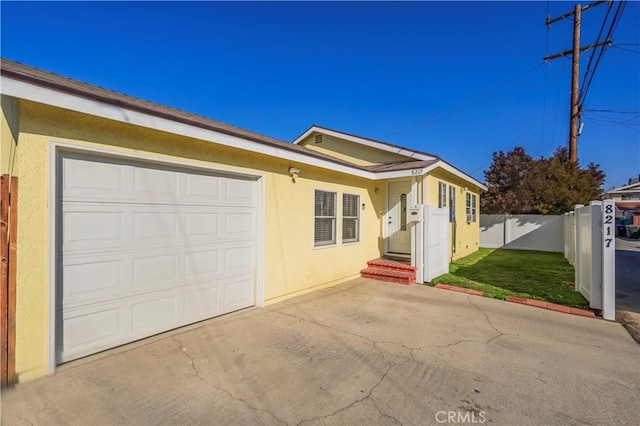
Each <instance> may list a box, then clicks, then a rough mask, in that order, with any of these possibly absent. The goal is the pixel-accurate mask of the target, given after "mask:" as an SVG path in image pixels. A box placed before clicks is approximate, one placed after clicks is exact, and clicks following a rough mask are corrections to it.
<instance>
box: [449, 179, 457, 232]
mask: <svg viewBox="0 0 640 426" xmlns="http://www.w3.org/2000/svg"><path fill="white" fill-rule="evenodd" d="M455 221H456V188H455V187H454V186H449V222H451V223H454V222H455Z"/></svg>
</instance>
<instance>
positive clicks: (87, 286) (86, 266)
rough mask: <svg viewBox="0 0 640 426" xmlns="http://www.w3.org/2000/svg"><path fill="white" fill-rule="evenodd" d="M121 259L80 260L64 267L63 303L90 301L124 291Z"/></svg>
mask: <svg viewBox="0 0 640 426" xmlns="http://www.w3.org/2000/svg"><path fill="white" fill-rule="evenodd" d="M124 269H125V267H124V266H123V260H122V259H115V260H114V259H106V260H104V259H103V260H96V259H94V260H90V261H87V260H84V259H83V260H81V262H80V263H78V264H70V265H65V266H64V268H63V271H62V273H63V278H64V283H65V285H64V301H65V302H67V303H69V302H72V301H73V299H75V300H80V301H81V300H83V299H84V300H92V299H95V298H100V297H104V296H108V295H112V294H114V293H118V292H123V291H124V288H123V287H124V279H123V278H124V274H123V272H124Z"/></svg>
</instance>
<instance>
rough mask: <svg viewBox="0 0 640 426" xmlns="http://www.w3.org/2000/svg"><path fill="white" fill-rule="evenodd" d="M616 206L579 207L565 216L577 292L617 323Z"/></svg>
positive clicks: (566, 247)
mask: <svg viewBox="0 0 640 426" xmlns="http://www.w3.org/2000/svg"><path fill="white" fill-rule="evenodd" d="M614 215H615V207H614V202H613V200H605V201H592V202H591V203H589V205H588V206H582V205H577V206H576V207H575V209H574V211H572V212H570V213H565V215H564V233H563V235H564V256H565V258H566V259H567V260H568V261H569V263H571V264H572V265H573V267H574V268H575V283H576V291H579V292H580V293H582V295H583V296H584V297H585V298H586V299H587V300H588V301H589V306H591V307H592V308H593V309H601V310H602V317H603V318H604V319H606V320H611V321H615V316H616V299H615V296H616V289H615V281H616V275H615V253H616V252H615V246H616V237H615V219H614Z"/></svg>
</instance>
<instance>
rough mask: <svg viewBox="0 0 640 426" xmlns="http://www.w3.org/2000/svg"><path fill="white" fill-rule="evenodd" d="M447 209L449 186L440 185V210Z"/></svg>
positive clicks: (441, 183)
mask: <svg viewBox="0 0 640 426" xmlns="http://www.w3.org/2000/svg"><path fill="white" fill-rule="evenodd" d="M443 207H447V184H446V183H444V182H439V183H438V208H443Z"/></svg>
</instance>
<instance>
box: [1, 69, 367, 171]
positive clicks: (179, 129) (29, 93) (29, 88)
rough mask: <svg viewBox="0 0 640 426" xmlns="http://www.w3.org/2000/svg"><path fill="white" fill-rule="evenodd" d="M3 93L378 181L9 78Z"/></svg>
mask: <svg viewBox="0 0 640 426" xmlns="http://www.w3.org/2000/svg"><path fill="white" fill-rule="evenodd" d="M0 91H1V93H2V94H3V95H7V96H13V97H15V98H19V99H25V100H28V101H33V102H38V103H41V104H45V105H50V106H54V107H58V108H63V109H68V110H71V111H77V112H80V113H84V114H89V115H93V116H97V117H101V118H106V119H109V120H114V121H118V122H122V123H127V124H133V125H137V126H141V127H146V128H149V129H155V130H161V131H164V132H168V133H173V134H176V135H181V136H187V137H192V138H195V139H200V140H204V141H207V142H213V143H217V144H220V145H224V146H228V147H232V148H238V149H244V150H247V151H252V152H257V153H260V154H265V155H269V156H272V157H277V158H282V159H286V160H290V161H293V162H296V163H300V164H307V165H311V166H316V167H320V168H324V169H329V170H334V171H337V172H341V173H346V174H349V175H353V176H358V177H362V178H365V179H371V180H374V179H375V178H376V177H375V174H374V173H372V172H369V171H365V170H359V169H357V168H352V167H349V166H346V165H343V164H337V163H334V162H331V161H327V160H323V159H319V158H316V157H312V156H307V155H305V154H303V153H298V152H294V151H289V150H287V149H283V148H280V147H276V146H271V145H266V144H262V143H259V142H254V141H250V140H247V139H244V138H242V137H238V136H233V135H228V134H226V133H222V132H217V131H214V130H209V129H203V128H201V127H198V126H193V125H190V124H185V123H180V122H177V121H173V120H170V119H166V118H161V117H156V116H154V115H151V114H146V113H142V112H138V111H134V110H130V109H127V108H123V107H118V106H114V105H110V104H107V103H104V102H100V101H97V100H93V99H89V98H85V97H81V96H76V95H72V94H69V93H65V92H62V91H58V90H54V89H51V88H48V87H43V86H39V85H36V84H32V83H28V82H24V81H21V80H17V79H13V78H10V77H6V76H3V77H2V78H1V79H0Z"/></svg>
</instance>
